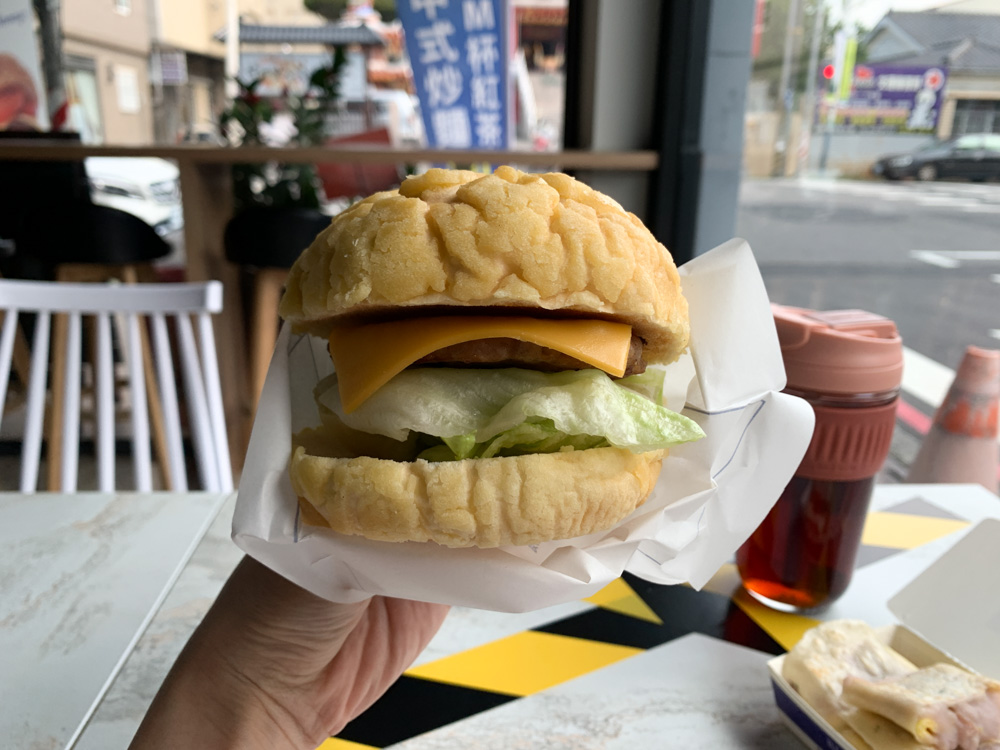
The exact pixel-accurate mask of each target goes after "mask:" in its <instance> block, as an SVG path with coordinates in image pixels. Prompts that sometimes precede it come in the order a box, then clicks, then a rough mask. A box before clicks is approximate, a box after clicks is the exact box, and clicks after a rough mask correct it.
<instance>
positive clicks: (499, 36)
mask: <svg viewBox="0 0 1000 750" xmlns="http://www.w3.org/2000/svg"><path fill="white" fill-rule="evenodd" d="M396 9H397V12H398V13H399V17H400V20H401V21H402V22H403V30H404V32H405V34H406V50H407V53H408V54H409V57H410V64H411V65H412V67H413V80H414V83H415V84H416V88H417V96H418V97H419V98H420V110H421V114H422V115H423V118H424V129H425V132H426V133H427V140H428V145H429V146H431V147H437V148H481V149H506V148H507V147H508V145H509V142H508V139H509V137H510V124H509V119H508V118H509V112H510V108H509V103H508V95H507V92H508V85H507V70H508V65H507V61H508V59H509V54H508V50H507V28H508V23H507V20H508V18H507V2H506V0H397V2H396Z"/></svg>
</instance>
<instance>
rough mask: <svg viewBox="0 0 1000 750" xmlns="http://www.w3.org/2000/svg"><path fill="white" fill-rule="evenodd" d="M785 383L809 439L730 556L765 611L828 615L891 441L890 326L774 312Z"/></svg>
mask: <svg viewBox="0 0 1000 750" xmlns="http://www.w3.org/2000/svg"><path fill="white" fill-rule="evenodd" d="M773 311H774V321H775V325H776V326H777V329H778V340H779V342H780V344H781V353H782V357H783V358H784V361H785V371H786V374H787V378H788V385H787V387H786V389H785V392H786V393H790V394H793V395H795V396H800V397H801V398H804V399H805V400H806V401H808V402H809V403H810V404H811V405H812V407H813V411H815V413H816V429H815V431H814V432H813V437H812V442H811V443H810V444H809V449H808V450H807V451H806V455H805V458H803V459H802V463H801V465H800V466H799V468H798V470H797V471H796V472H795V476H793V477H792V479H791V481H790V482H789V483H788V486H787V487H785V490H784V492H782V493H781V497H780V498H778V502H777V503H776V504H775V506H774V507H773V508H772V509H771V512H770V513H769V514H768V515H767V518H765V519H764V521H763V522H762V523H761V525H760V526H759V527H758V528H757V530H756V531H755V532H754V533H753V534H752V535H751V537H750V538H749V539H748V540H747V541H746V543H745V544H744V545H743V546H742V547H740V549H739V551H738V552H737V554H736V562H737V565H738V567H739V571H740V577H741V579H742V580H743V586H744V588H746V590H747V591H748V592H749V593H750V594H751V595H752V596H753V597H754V598H755V599H758V600H759V601H761V602H763V603H764V604H767V605H768V606H770V607H773V608H775V609H779V610H782V611H788V612H805V611H810V610H818V609H822V608H825V607H827V606H828V605H830V604H831V603H832V602H834V601H835V600H836V599H837V598H838V597H839V596H840V595H841V594H843V593H844V591H845V590H847V586H848V584H849V583H850V582H851V575H852V573H853V572H854V564H855V560H856V558H857V552H858V547H859V545H860V543H861V534H862V531H863V530H864V524H865V517H866V516H867V513H868V503H869V501H870V500H871V494H872V489H873V488H874V485H875V477H876V475H877V474H878V472H879V470H880V469H881V468H882V465H883V464H884V463H885V459H886V456H887V455H888V454H889V445H890V443H891V441H892V431H893V427H894V426H895V421H896V403H897V401H898V398H899V386H900V381H901V379H902V374H903V345H902V341H901V340H900V337H899V334H898V332H897V331H896V326H895V324H894V323H893V322H892V321H891V320H888V319H887V318H883V317H881V316H878V315H873V314H871V313H867V312H864V311H861V310H837V311H830V312H816V311H813V310H804V309H801V308H792V307H779V306H777V305H775V306H774V307H773Z"/></svg>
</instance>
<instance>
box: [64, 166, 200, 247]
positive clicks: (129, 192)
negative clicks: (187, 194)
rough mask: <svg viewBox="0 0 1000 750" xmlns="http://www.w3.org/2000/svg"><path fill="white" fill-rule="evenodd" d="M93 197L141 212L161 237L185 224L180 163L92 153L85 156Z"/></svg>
mask: <svg viewBox="0 0 1000 750" xmlns="http://www.w3.org/2000/svg"><path fill="white" fill-rule="evenodd" d="M84 164H85V167H86V169H87V179H88V181H89V182H90V198H91V200H92V201H93V202H94V203H96V204H97V205H99V206H109V207H111V208H117V209H119V210H121V211H127V212H128V213H130V214H132V215H134V216H138V217H139V218H140V219H142V220H143V221H145V222H146V223H147V224H149V225H150V226H151V227H153V229H155V230H156V233H157V234H158V235H160V236H161V237H166V236H167V235H169V234H171V233H172V232H175V231H177V230H179V229H181V228H182V227H183V226H184V214H183V213H182V211H181V189H180V179H179V174H180V172H179V171H178V169H177V167H176V166H175V165H174V164H172V163H171V162H169V161H166V160H164V159H156V158H152V157H113V156H92V157H90V158H88V159H86V160H85V162H84Z"/></svg>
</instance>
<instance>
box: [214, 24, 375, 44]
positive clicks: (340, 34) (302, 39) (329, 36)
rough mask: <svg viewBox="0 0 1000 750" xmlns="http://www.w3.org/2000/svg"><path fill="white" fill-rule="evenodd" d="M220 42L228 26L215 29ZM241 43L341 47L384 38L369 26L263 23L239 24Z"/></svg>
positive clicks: (216, 37)
mask: <svg viewBox="0 0 1000 750" xmlns="http://www.w3.org/2000/svg"><path fill="white" fill-rule="evenodd" d="M214 38H215V39H216V40H217V41H220V42H224V41H226V29H225V28H222V29H219V30H218V31H217V32H215V35H214ZM240 44H328V45H330V46H333V47H342V46H346V45H349V44H360V45H362V46H365V47H381V46H383V45H384V44H385V42H383V41H382V38H381V37H380V36H379V35H378V34H376V33H375V32H374V31H372V30H371V29H369V28H368V27H367V26H336V25H334V24H331V23H328V24H323V25H322V26H263V25H251V24H245V23H241V24H240Z"/></svg>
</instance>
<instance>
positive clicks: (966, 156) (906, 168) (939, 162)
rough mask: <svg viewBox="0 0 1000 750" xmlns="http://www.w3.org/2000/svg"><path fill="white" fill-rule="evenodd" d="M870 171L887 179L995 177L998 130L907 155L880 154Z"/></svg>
mask: <svg viewBox="0 0 1000 750" xmlns="http://www.w3.org/2000/svg"><path fill="white" fill-rule="evenodd" d="M872 172H873V173H874V174H876V175H879V176H881V177H885V178H886V179H889V180H899V179H902V178H904V177H915V178H916V179H918V180H939V179H945V178H950V179H962V180H977V181H980V180H989V179H998V178H1000V133H974V134H969V135H960V136H958V137H957V138H953V139H951V140H948V141H938V142H935V143H932V144H930V145H929V146H924V147H923V148H921V149H918V150H916V151H913V152H912V153H909V154H897V155H895V156H883V157H882V158H881V159H879V160H878V161H877V162H875V164H874V165H873V166H872Z"/></svg>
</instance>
